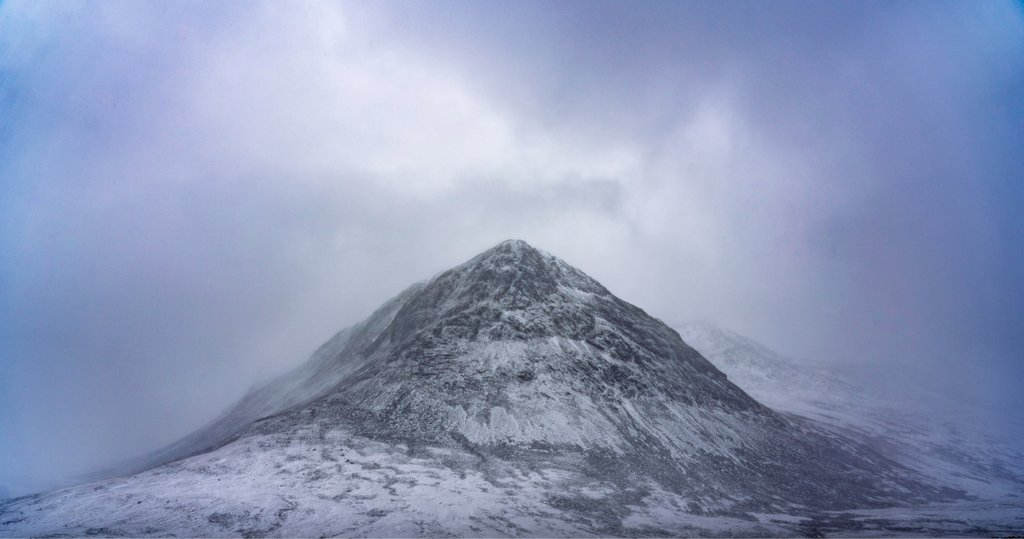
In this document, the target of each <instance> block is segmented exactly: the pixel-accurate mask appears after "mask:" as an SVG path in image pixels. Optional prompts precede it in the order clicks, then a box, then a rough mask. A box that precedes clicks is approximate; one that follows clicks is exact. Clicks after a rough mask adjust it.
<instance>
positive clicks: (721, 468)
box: [0, 240, 1017, 536]
mask: <svg viewBox="0 0 1024 539" xmlns="http://www.w3.org/2000/svg"><path fill="white" fill-rule="evenodd" d="M903 457H905V454H904V453H902V452H901V451H898V450H894V449H893V448H891V447H888V446H887V445H886V444H882V443H878V440H877V439H873V438H872V437H871V436H867V435H864V433H861V432H856V431H853V430H849V429H847V430H843V429H838V428H836V424H835V423H829V422H821V421H817V420H815V419H809V418H806V417H800V416H798V415H796V414H794V413H780V411H776V410H773V409H772V408H770V407H768V406H765V405H764V404H762V403H760V402H758V401H757V400H755V399H754V398H752V397H751V396H750V395H749V394H748V393H746V392H744V391H743V390H742V389H741V388H740V387H738V386H737V385H735V384H734V383H733V382H731V381H730V380H729V379H728V378H727V376H726V375H725V374H723V373H722V372H721V371H720V370H719V369H717V368H716V367H715V366H714V365H713V364H712V363H710V362H709V361H708V360H707V359H705V358H704V357H703V356H702V355H701V354H700V353H698V352H697V351H696V350H694V349H693V348H691V347H690V346H689V345H688V344H686V343H685V342H684V341H683V339H682V338H680V335H679V333H677V332H676V331H675V330H672V329H671V328H669V327H668V326H666V325H665V324H663V323H662V322H660V321H659V320H657V319H655V318H652V317H651V316H649V315H647V314H646V313H645V312H644V311H643V310H642V309H640V308H638V307H636V306H633V305H630V304H629V303H626V302H624V301H622V300H620V299H618V298H616V297H615V296H614V295H612V294H611V293H610V292H609V291H608V290H607V289H605V288H604V287H603V286H602V285H600V284H599V283H598V282H596V281H594V280H593V279H591V278H590V277H588V276H587V275H585V274H584V273H583V272H581V271H579V270H577V269H576V268H573V267H572V266H569V265H568V264H566V263H565V262H563V261H561V260H559V259H557V258H555V257H553V256H551V255H549V254H547V253H544V252H541V251H538V250H536V249H534V248H533V247H531V246H529V245H527V244H526V243H525V242H522V241H516V240H513V241H507V242H503V243H501V244H499V245H498V246H496V247H494V248H492V249H490V250H488V251H486V252H484V253H482V254H480V255H479V256H477V257H475V258H473V259H472V260H470V261H468V262H466V263H465V264H462V265H460V266H457V267H455V268H453V269H451V270H449V271H446V272H444V273H441V274H440V275H438V276H436V277H434V278H433V279H430V280H429V281H426V282H423V283H418V284H415V285H413V286H412V287H410V288H409V289H407V290H406V291H405V292H403V293H402V294H400V295H398V296H397V297H395V298H394V299H392V300H390V301H389V302H387V303H385V304H384V305H383V306H382V307H381V308H380V309H378V310H377V311H376V312H375V313H374V314H373V315H371V316H370V317H369V318H368V319H366V320H365V321H363V322H362V323H360V324H357V325H356V326H353V327H352V328H349V329H346V330H343V331H341V332H340V333H338V334H337V335H336V336H335V337H334V338H332V339H331V340H330V341H328V342H327V343H326V344H324V345H323V346H322V347H321V348H320V349H319V350H318V351H317V352H316V353H315V354H314V355H313V357H312V358H311V359H310V360H309V361H308V362H307V363H306V364H304V365H302V366H301V367H299V368H298V369H296V370H295V371H293V372H291V373H289V374H287V375H285V376H284V377H282V378H280V379H277V380H275V381H273V382H271V383H270V384H268V385H266V386H264V387H262V388H259V389H257V390H255V391H253V392H251V393H250V394H249V395H247V396H246V397H245V398H243V399H242V401H241V402H239V403H238V405H236V406H235V407H234V408H232V409H231V410H229V411H228V412H227V413H226V414H225V415H224V416H222V417H221V418H220V419H219V420H217V421H215V422H214V423H212V424H211V425H209V426H208V427H206V428H205V429H202V430H200V431H199V432H197V433H195V434H194V435H192V436H189V437H187V438H185V439H184V440H182V441H180V442H179V443H177V444H174V445H172V446H171V447H169V448H167V449H166V450H164V451H161V452H158V453H156V454H154V455H151V456H150V457H149V458H148V459H147V460H146V462H145V464H144V465H142V467H143V468H147V469H145V470H143V471H139V472H138V473H134V474H131V475H125V476H122V477H116V478H112V479H106V480H102V481H99V482H95V483H91V484H87V485H82V486H78V487H72V488H68V489H63V490H59V491H54V492H50V493H45V494H39V495H33V496H27V497H23V498H18V499H15V500H10V501H6V502H0V534H3V535H10V536H20V535H51V534H69V535H121V534H126V535H132V536H167V535H172V534H173V535H191V536H230V535H245V536H267V535H275V536H278V535H283V536H324V535H347V536H366V535H374V536H419V535H460V536H462V535H470V536H488V535H547V536H551V535H692V534H700V535H707V534H733V535H752V534H768V535H792V534H799V535H806V534H818V533H823V532H829V531H843V532H850V531H857V530H864V529H867V530H872V531H874V532H875V533H878V531H879V530H883V531H886V532H891V531H892V530H916V531H918V532H920V531H921V530H925V529H929V528H928V526H931V525H933V524H934V521H935V519H933V518H930V517H927V516H922V514H921V513H920V511H926V512H927V511H934V510H936V508H937V507H940V508H941V507H945V508H947V509H948V508H949V507H954V506H955V507H961V508H962V507H963V504H965V503H969V502H971V501H972V500H973V498H972V497H971V495H970V494H969V493H968V492H967V491H966V490H964V489H963V488H962V485H960V484H957V483H955V482H951V481H950V480H949V478H947V477H943V476H942V475H941V474H937V473H935V472H936V469H934V468H927V469H921V468H915V467H914V466H911V465H909V463H908V462H906V461H903V460H901V459H902V458H903ZM957 504H959V505H957ZM855 510H856V511H868V512H871V511H880V512H883V513H884V514H885V515H886V516H885V517H884V518H879V516H878V515H877V514H876V515H874V516H873V517H870V518H866V519H861V520H856V519H851V517H850V516H849V511H855ZM893 511H895V513H894V512H893ZM900 511H902V512H903V513H900ZM915 511H917V512H915ZM1011 511H1012V508H1011ZM901 515H903V516H901ZM980 518H981V520H980V522H982V523H983V525H982V526H980V527H979V526H978V524H977V522H979V521H978V520H977V519H975V520H972V521H971V522H970V523H964V522H967V521H964V520H962V519H961V520H958V521H957V522H961V523H960V524H954V528H949V527H948V526H947V527H944V528H941V529H942V530H944V531H947V532H948V531H950V530H954V531H955V532H956V533H975V534H988V533H991V532H1004V531H1005V530H1007V529H1013V528H1012V527H1013V526H1014V525H1016V524H1017V521H1011V520H1012V519H1008V517H1007V516H1006V514H1005V509H1004V512H1003V513H999V514H996V515H994V516H993V515H991V514H986V515H983V516H982V517H980ZM930 523H931V524H930ZM943 526H946V524H943ZM957 526H958V527H957Z"/></svg>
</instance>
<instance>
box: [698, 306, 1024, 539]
mask: <svg viewBox="0 0 1024 539" xmlns="http://www.w3.org/2000/svg"><path fill="white" fill-rule="evenodd" d="M679 333H680V335H681V336H682V337H683V339H684V340H685V341H686V342H687V343H688V344H690V345H691V346H693V347H694V348H695V349H697V350H698V351H699V352H700V353H701V354H702V355H703V356H704V357H705V358H707V359H708V360H709V361H711V362H712V363H713V364H714V365H715V366H716V367H718V368H719V369H720V370H721V371H722V372H724V373H725V374H726V375H727V376H728V377H729V379H730V380H731V381H733V382H734V383H735V384H736V385H738V386H739V387H741V388H743V390H744V391H746V392H747V393H748V394H749V395H751V396H752V397H754V398H755V399H757V400H758V401H759V402H761V403H763V404H765V405H767V406H769V407H771V408H772V409H774V410H777V411H780V412H785V413H790V414H795V415H799V416H802V417H806V418H811V419H814V420H815V421H816V423H817V424H818V425H822V426H825V427H827V428H830V429H833V430H835V431H836V432H841V433H849V434H851V435H853V436H854V437H859V438H862V439H870V440H873V441H874V443H875V444H876V445H877V446H880V447H886V448H888V453H889V454H891V455H894V456H896V458H897V459H898V460H899V461H900V462H903V463H905V464H906V465H907V466H909V467H911V468H914V469H915V470H918V471H919V472H921V473H922V474H926V475H929V476H932V477H941V478H943V480H944V481H945V482H946V483H947V484H950V485H956V487H957V488H960V489H962V490H964V491H965V492H967V493H968V495H969V497H971V498H973V499H977V500H986V501H988V502H991V503H992V504H994V506H1005V507H1007V508H1008V509H1009V512H1010V513H1011V514H1012V515H1014V517H1013V518H1011V519H1010V521H1013V522H1016V523H1017V524H1016V526H1017V529H1018V530H1020V529H1024V425H1020V424H1016V425H1014V424H1009V423H1007V422H1006V421H1005V420H1001V419H999V414H998V413H996V412H994V411H993V410H990V409H986V408H985V407H984V406H982V405H979V404H978V403H975V402H969V401H966V400H963V399H957V398H956V397H954V396H951V395H948V394H940V393H936V392H934V391H933V390H929V389H928V388H926V387H922V386H918V385H915V384H914V383H913V382H912V381H909V380H905V381H903V383H902V384H901V386H900V392H899V395H898V396H897V395H893V394H892V393H891V391H880V390H878V389H875V388H872V387H870V386H868V385H866V384H864V383H863V382H859V381H857V380H856V379H852V378H850V377H849V376H844V375H843V374H842V372H841V371H839V370H838V369H835V368H829V367H828V366H827V365H825V364H821V363H812V362H809V361H803V360H798V359H793V358H788V357H785V356H782V355H781V354H778V353H776V352H774V351H772V350H770V349H768V348H767V347H765V346H763V345H761V344H759V343H757V342H755V341H753V340H751V339H749V338H746V337H743V336H741V335H738V334H736V333H734V332H732V331H729V330H727V329H724V328H722V327H719V326H717V325H715V324H713V323H710V322H706V321H704V322H697V323H693V324H688V325H686V326H683V327H681V328H679Z"/></svg>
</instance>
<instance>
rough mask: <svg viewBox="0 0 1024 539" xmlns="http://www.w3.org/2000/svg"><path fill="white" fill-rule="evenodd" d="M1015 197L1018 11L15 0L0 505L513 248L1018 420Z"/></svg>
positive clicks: (169, 434)
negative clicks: (409, 293)
mask: <svg viewBox="0 0 1024 539" xmlns="http://www.w3.org/2000/svg"><path fill="white" fill-rule="evenodd" d="M1021 208H1024V12H1022V8H1021V5H1020V4H1019V3H1012V2H970V3H946V2H930V3H910V2H906V3H863V2H849V3H844V2H830V3H812V2H806V3H803V2H778V3H770V4H769V3H759V2H749V3H748V2H728V3H726V2H721V3H696V2H694V3H684V2H665V3H658V2H648V3H642V4H636V3H610V2H609V3H604V2H559V3H549V2H517V3H479V2H464V3H463V2H439V3H411V2H409V3H382V2H373V3H370V2H365V3H363V2H342V3H333V2H303V3H294V4H285V3H280V2H265V3H259V2H251V3H241V2H240V3H215V4H212V5H211V4H206V3H186V2H181V3H170V4H168V3H161V2H128V1H125V2H103V3H73V2H67V3H54V4H45V3H37V2H28V1H11V0H8V1H6V2H3V3H2V4H0V299H2V301H0V485H2V486H4V488H5V489H6V490H8V491H9V493H10V494H11V495H20V494H24V493H28V492H32V491H36V490H41V489H44V488H51V487H52V486H54V485H57V484H60V483H61V481H72V480H73V479H68V478H69V477H73V476H75V475H76V474H83V473H87V472H90V471H94V470H96V469H99V468H102V467H104V466H108V465H111V464H113V463H116V462H118V461H120V460H122V459H126V458H131V457H135V456H138V455H141V454H143V453H145V452H148V451H152V450H155V449H158V448H159V447H161V446H163V445H165V444H167V443H170V442H172V441H174V440H176V439H178V438H180V437H181V436H183V435H185V434H187V433H189V432H191V431H192V430H194V429H196V428H198V427H200V426H202V425H203V424H205V423H207V422H209V421H211V420H213V419H214V418H215V417H216V416H217V415H218V414H220V413H221V412H222V411H223V410H224V409H225V408H226V407H228V406H229V405H230V404H232V403H233V402H234V401H236V400H237V399H238V398H240V397H241V396H242V395H243V394H244V393H245V391H246V390H247V389H248V388H250V387H252V386H253V385H254V384H258V383H261V382H263V381H266V380H268V379H270V378H272V377H273V376H276V375H278V374H280V373H283V372H286V371H287V370H288V369H290V368H293V367H294V366H296V365H298V364H300V363H301V362H302V361H304V360H305V359H306V358H308V357H309V355H310V354H311V353H312V352H313V350H315V349H316V347H317V346H319V345H320V344H321V343H322V342H324V341H325V340H327V339H328V338H329V337H330V336H331V335H333V334H334V333H335V332H336V331H338V330H339V329H341V328H343V327H347V326H349V325H351V324H354V323H356V322H358V321H360V320H362V319H363V318H365V317H366V316H368V315H369V314H370V313H371V312H372V311H373V310H374V309H375V308H376V307H377V306H378V305H380V304H381V303H383V302H384V301H386V300H387V299H389V298H390V297H392V296H394V295H395V294H397V293H398V292H400V291H401V290H402V289H404V288H405V287H407V286H408V285H410V284H412V283H413V282H416V281H420V280H423V279H427V278H430V277H431V276H433V275H435V274H437V273H438V272H441V271H444V270H445V269H448V268H450V267H451V266H454V265H456V264H459V263H462V262H464V261H465V260H467V259H469V258H470V257H472V256H474V255H475V254H477V253H479V252H481V251H483V250H485V249H487V248H489V247H491V246H493V245H494V244H496V243H498V242H500V241H502V240H505V239H509V238H520V239H524V240H526V241H527V242H529V243H531V244H532V245H534V246H535V247H538V248H540V249H543V250H546V251H548V252H550V253H552V254H554V255H556V256H558V257H560V258H562V259H564V260H565V261H567V262H568V263H570V264H573V265H575V266H576V267H578V268H580V269H581V270H583V271H584V272H586V273H588V274H589V275H591V276H593V277H594V278H596V279H597V280H599V281H600V282H601V283H602V284H604V285H605V286H606V287H607V288H608V289H609V290H611V291H612V292H613V293H614V294H616V295H618V296H619V297H621V298H622V299H624V300H626V301H629V302H630V303H633V304H635V305H637V306H639V307H641V308H643V309H645V310H646V311H647V312H648V313H650V314H652V315H653V316H656V317H658V318H660V319H662V320H663V321H665V322H666V323H667V324H669V325H670V326H679V325H681V324H684V323H686V322H689V321H693V320H698V319H708V320H714V321H716V322H718V323H719V324H721V325H723V326H725V327H728V328H730V329H732V330H734V331H737V332H739V333H741V334H744V335H747V336H749V337H751V338H754V339H756V340H758V341H760V342H762V343H764V344H765V345H767V346H769V347H771V348H773V349H775V350H777V351H779V352H782V353H784V354H787V355H791V356H795V357H803V358H813V359H817V360H821V361H826V362H831V363H833V364H835V365H837V366H841V367H842V368H844V369H847V370H849V371H851V372H857V373H859V374H858V376H861V377H863V378H864V379H866V380H868V381H869V382H870V381H874V382H875V383H877V384H879V385H884V384H888V383H892V380H893V379H899V380H913V381H914V382H915V383H918V384H922V385H924V386H927V387H930V388H934V389H935V390H936V391H943V392H947V393H949V394H950V395H951V396H956V398H960V399H967V400H971V401H973V402H980V403H983V404H984V405H985V406H987V407H988V408H989V409H991V410H993V412H992V413H993V414H994V415H999V416H1001V417H1002V418H1003V419H1008V420H1011V421H1015V422H1019V421H1020V420H1021V419H1022V418H1021V415H1020V412H1018V411H1017V410H1021V409H1024V399H1022V398H1021V397H1020V391H1019V383H1020V381H1021V380H1024V212H1021ZM0 492H2V490H0Z"/></svg>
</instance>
